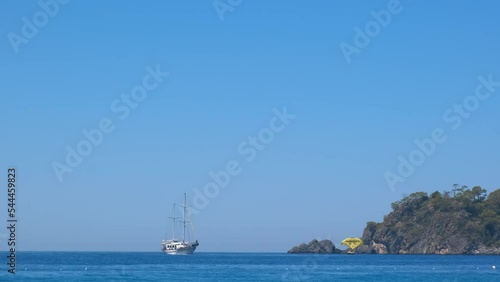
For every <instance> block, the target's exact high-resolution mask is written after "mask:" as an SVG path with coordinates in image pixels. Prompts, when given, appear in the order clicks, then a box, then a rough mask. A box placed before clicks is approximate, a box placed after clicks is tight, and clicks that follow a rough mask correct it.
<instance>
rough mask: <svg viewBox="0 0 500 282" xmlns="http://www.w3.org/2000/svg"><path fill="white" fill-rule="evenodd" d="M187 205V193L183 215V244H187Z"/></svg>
mask: <svg viewBox="0 0 500 282" xmlns="http://www.w3.org/2000/svg"><path fill="white" fill-rule="evenodd" d="M186 205H187V202H186V193H184V210H183V213H182V223H183V224H184V228H183V229H184V230H183V231H184V234H183V237H182V241H183V242H186Z"/></svg>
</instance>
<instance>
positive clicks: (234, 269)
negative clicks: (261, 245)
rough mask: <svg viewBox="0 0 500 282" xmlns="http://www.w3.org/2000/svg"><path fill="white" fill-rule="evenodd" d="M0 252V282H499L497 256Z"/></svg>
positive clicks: (499, 272) (499, 270)
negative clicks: (10, 259) (12, 266)
mask: <svg viewBox="0 0 500 282" xmlns="http://www.w3.org/2000/svg"><path fill="white" fill-rule="evenodd" d="M1 254H2V257H4V258H5V259H4V261H5V263H2V264H1V265H2V267H1V268H2V269H1V272H0V280H1V281H10V280H12V281H482V282H485V281H500V269H498V267H500V256H455V255H447V256H444V255H443V256H439V255H358V254H357V255H291V254H278V253H202V252H200V253H195V254H194V255H191V256H170V255H165V254H163V253H161V252H155V253H139V252H137V253H124V252H123V253H119V252H117V253H113V252H19V253H17V267H16V274H15V275H12V274H10V273H8V272H7V265H6V261H7V259H6V255H7V253H5V252H2V253H1ZM492 266H496V269H493V268H492Z"/></svg>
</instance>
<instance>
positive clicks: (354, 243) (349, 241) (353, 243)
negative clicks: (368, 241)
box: [340, 238, 363, 251]
mask: <svg viewBox="0 0 500 282" xmlns="http://www.w3.org/2000/svg"><path fill="white" fill-rule="evenodd" d="M340 244H341V245H346V246H348V247H349V248H351V250H353V251H354V249H356V248H357V247H359V246H361V245H362V244H363V241H362V240H361V239H359V238H345V239H344V240H343V241H342V242H340Z"/></svg>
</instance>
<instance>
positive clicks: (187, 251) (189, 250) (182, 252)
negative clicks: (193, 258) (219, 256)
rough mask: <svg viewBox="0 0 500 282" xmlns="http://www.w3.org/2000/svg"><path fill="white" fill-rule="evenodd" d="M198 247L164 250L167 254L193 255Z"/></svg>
mask: <svg viewBox="0 0 500 282" xmlns="http://www.w3.org/2000/svg"><path fill="white" fill-rule="evenodd" d="M195 250H196V247H185V248H182V249H178V250H163V252H164V253H166V254H167V255H192V254H193V253H194V251H195Z"/></svg>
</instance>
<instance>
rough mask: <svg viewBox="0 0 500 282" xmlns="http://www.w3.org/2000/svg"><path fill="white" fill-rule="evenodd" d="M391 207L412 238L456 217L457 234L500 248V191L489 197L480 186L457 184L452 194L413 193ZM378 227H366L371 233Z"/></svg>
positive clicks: (372, 225) (375, 225) (449, 192)
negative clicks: (446, 219)
mask: <svg viewBox="0 0 500 282" xmlns="http://www.w3.org/2000/svg"><path fill="white" fill-rule="evenodd" d="M392 208H393V210H394V211H393V214H397V215H398V217H399V218H400V219H403V218H404V219H405V221H404V222H405V232H406V233H407V235H409V236H411V235H417V234H419V233H420V232H422V230H421V229H423V228H425V225H426V223H427V222H428V223H431V222H436V219H439V218H453V225H456V226H454V227H456V228H457V232H460V233H462V234H464V235H466V236H467V237H468V238H469V239H470V240H471V241H472V242H476V243H481V244H484V245H486V246H494V247H500V189H499V190H496V191H493V192H491V193H490V194H489V195H488V194H487V193H486V190H485V189H482V188H481V187H480V186H474V187H473V188H472V189H469V188H468V187H467V186H460V185H457V184H455V185H453V189H452V191H445V192H442V193H441V192H438V191H436V192H434V193H432V194H430V195H428V194H427V193H424V192H416V193H412V194H410V195H409V196H406V197H404V198H403V199H402V200H401V201H397V202H394V203H392ZM412 219H413V220H412ZM394 227H396V226H394ZM376 228H377V224H376V223H372V222H369V223H368V225H367V229H368V230H369V231H371V232H375V229H376ZM394 231H396V230H394Z"/></svg>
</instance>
